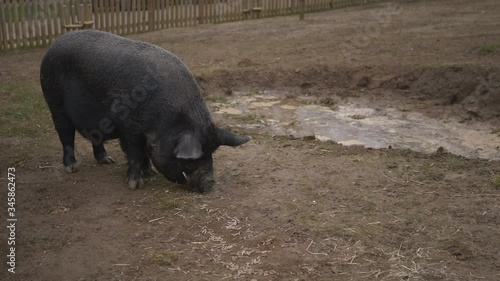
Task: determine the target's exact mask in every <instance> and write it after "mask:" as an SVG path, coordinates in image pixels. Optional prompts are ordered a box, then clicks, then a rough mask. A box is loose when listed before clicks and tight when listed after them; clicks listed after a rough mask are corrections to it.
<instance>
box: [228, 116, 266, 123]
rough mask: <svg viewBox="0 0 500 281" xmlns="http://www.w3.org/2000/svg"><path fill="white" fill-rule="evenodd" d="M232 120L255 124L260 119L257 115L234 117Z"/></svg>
mask: <svg viewBox="0 0 500 281" xmlns="http://www.w3.org/2000/svg"><path fill="white" fill-rule="evenodd" d="M231 117H232V119H234V120H236V121H239V122H242V123H255V122H257V120H259V118H258V117H257V115H255V114H243V115H232V116H231Z"/></svg>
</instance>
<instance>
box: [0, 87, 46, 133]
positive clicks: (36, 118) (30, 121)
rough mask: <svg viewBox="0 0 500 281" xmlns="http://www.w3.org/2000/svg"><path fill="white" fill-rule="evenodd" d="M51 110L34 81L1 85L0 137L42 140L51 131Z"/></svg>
mask: <svg viewBox="0 0 500 281" xmlns="http://www.w3.org/2000/svg"><path fill="white" fill-rule="evenodd" d="M52 128H53V124H52V120H51V117H50V112H49V109H48V107H47V105H46V103H45V100H44V98H43V94H42V91H41V89H40V87H39V86H38V85H37V84H36V83H34V82H32V83H26V82H3V83H2V84H0V136H4V137H21V138H22V137H30V138H35V137H36V138H41V137H44V136H47V135H49V133H53V132H52Z"/></svg>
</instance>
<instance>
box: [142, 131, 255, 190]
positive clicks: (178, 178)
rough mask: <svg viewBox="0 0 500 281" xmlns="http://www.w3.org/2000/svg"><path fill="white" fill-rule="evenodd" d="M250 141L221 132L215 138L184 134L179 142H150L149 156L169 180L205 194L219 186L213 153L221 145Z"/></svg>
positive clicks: (166, 138)
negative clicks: (215, 178)
mask: <svg viewBox="0 0 500 281" xmlns="http://www.w3.org/2000/svg"><path fill="white" fill-rule="evenodd" d="M249 140H250V138H249V137H240V136H236V135H234V134H232V133H230V132H228V131H226V130H224V129H219V128H216V129H215V134H212V135H211V136H200V135H198V134H196V133H193V132H183V133H180V134H178V136H177V137H175V138H171V137H169V136H164V137H163V138H160V139H156V138H153V139H151V138H148V153H149V155H150V157H151V160H152V162H153V164H154V165H155V167H156V169H158V171H160V172H161V173H162V174H163V175H164V176H165V177H166V178H167V179H169V180H170V181H173V182H177V183H180V184H186V185H188V187H189V188H190V189H191V190H193V191H198V192H201V193H203V192H206V191H209V190H210V189H211V188H212V186H213V185H214V183H215V181H214V172H213V159H212V153H214V152H215V150H217V148H218V147H219V146H221V145H228V146H239V145H242V144H244V143H246V142H247V141H249Z"/></svg>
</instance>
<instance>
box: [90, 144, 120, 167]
mask: <svg viewBox="0 0 500 281" xmlns="http://www.w3.org/2000/svg"><path fill="white" fill-rule="evenodd" d="M92 149H93V150H94V157H95V159H96V160H97V163H99V164H112V163H115V160H114V159H113V158H112V157H111V156H109V155H108V153H107V152H106V149H105V148H104V143H102V142H101V143H100V144H98V145H95V144H92Z"/></svg>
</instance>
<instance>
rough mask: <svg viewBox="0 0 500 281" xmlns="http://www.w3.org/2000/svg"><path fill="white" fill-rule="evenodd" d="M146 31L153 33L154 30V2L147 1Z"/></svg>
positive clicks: (151, 0) (152, 0)
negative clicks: (147, 24) (147, 25)
mask: <svg viewBox="0 0 500 281" xmlns="http://www.w3.org/2000/svg"><path fill="white" fill-rule="evenodd" d="M148 23H149V27H148V31H153V30H154V28H155V1H154V0H148Z"/></svg>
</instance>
